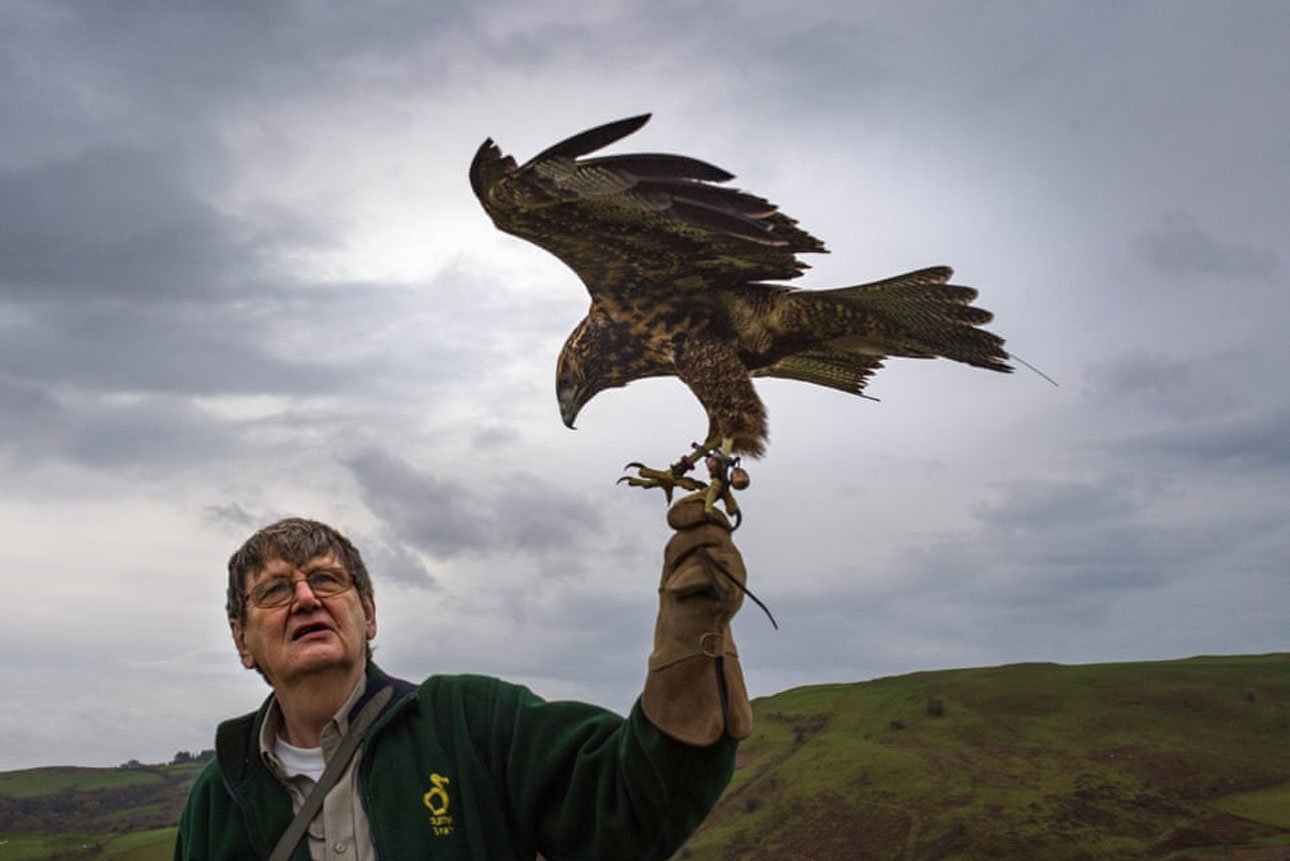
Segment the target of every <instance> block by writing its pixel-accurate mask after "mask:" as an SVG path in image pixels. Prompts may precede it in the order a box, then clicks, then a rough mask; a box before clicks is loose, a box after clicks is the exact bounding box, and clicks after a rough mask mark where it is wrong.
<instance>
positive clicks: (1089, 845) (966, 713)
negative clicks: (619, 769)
mask: <svg viewBox="0 0 1290 861" xmlns="http://www.w3.org/2000/svg"><path fill="white" fill-rule="evenodd" d="M754 711H755V713H756V723H755V729H754V732H753V736H752V737H751V738H750V739H749V740H748V741H746V742H745V743H744V745H743V746H742V748H741V752H740V761H739V767H738V771H737V773H736V775H735V778H734V781H733V782H732V783H731V786H730V788H729V789H728V790H727V792H726V794H725V796H724V797H723V798H722V800H721V802H720V803H719V804H718V806H717V809H716V810H715V811H714V813H713V815H712V816H711V817H710V818H709V821H708V822H707V823H706V824H705V825H704V827H703V828H702V829H701V830H700V832H699V833H698V834H697V835H696V836H695V837H694V838H693V839H692V840H691V841H690V843H689V844H688V845H687V846H686V848H685V849H683V850H682V851H681V853H680V854H679V856H678V857H679V858H681V859H687V861H714V859H723V861H735V859H738V861H756V859H776V861H792V859H802V861H805V859H833V858H839V859H842V858H845V859H852V858H857V859H866V858H872V859H954V858H962V859H1012V858H1015V859H1027V861H1030V859H1045V860H1046V859H1055V861H1056V859H1099V861H1101V859H1116V858H1172V859H1176V861H1180V860H1181V859H1203V858H1219V857H1233V858H1241V857H1244V858H1248V859H1251V861H1253V859H1268V861H1270V859H1273V858H1276V859H1287V858H1290V655H1264V656H1251V657H1223V658H1193V659H1190V660H1184V661H1170V662H1163V663H1159V662H1158V663H1138V664H1108V665H1098V666H1074V667H1066V666H1059V665H1056V664H1021V665H1015V666H1006V667H998V668H990V669H973V670H957V671H945V672H928V673H915V674H913V675H908V676H900V677H896V678H887V679H878V680H875V681H870V682H864V683H860V684H853V685H822V686H816V687H807V688H798V689H795V690H791V691H787V692H785V693H782V694H778V695H776V696H773V697H769V698H766V699H761V700H758V701H757V702H756V703H754ZM1236 847H1240V852H1238V853H1237V854H1228V853H1229V851H1231V850H1233V849H1234V848H1236ZM1267 847H1283V848H1282V849H1270V848H1267Z"/></svg>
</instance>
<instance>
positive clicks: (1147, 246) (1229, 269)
mask: <svg viewBox="0 0 1290 861" xmlns="http://www.w3.org/2000/svg"><path fill="white" fill-rule="evenodd" d="M1133 250H1134V252H1135V253H1136V254H1137V255H1138V256H1139V257H1140V258H1142V259H1143V260H1144V261H1146V262H1147V263H1149V264H1151V265H1152V266H1154V267H1156V268H1157V269H1159V270H1160V271H1161V272H1164V273H1165V274H1166V275H1174V276H1182V277H1186V276H1193V275H1217V276H1227V277H1231V278H1261V279H1270V278H1272V277H1273V276H1274V275H1276V274H1277V272H1278V271H1279V270H1280V269H1281V261H1280V259H1279V258H1278V257H1277V255H1276V254H1275V253H1274V252H1272V251H1269V250H1267V249H1263V248H1256V247H1254V246H1250V245H1244V244H1241V243H1238V242H1228V241H1224V240H1220V239H1218V238H1216V237H1214V236H1213V235H1211V234H1210V233H1209V232H1207V231H1205V230H1204V229H1202V228H1201V226H1200V224H1199V223H1198V222H1197V220H1196V218H1195V217H1194V216H1192V215H1190V214H1188V213H1186V212H1172V213H1169V214H1167V215H1165V216H1164V217H1163V218H1162V219H1161V223H1160V224H1159V225H1158V226H1156V227H1153V228H1151V229H1149V230H1146V231H1143V232H1142V233H1140V234H1139V235H1138V236H1137V237H1136V238H1135V239H1134V240H1133Z"/></svg>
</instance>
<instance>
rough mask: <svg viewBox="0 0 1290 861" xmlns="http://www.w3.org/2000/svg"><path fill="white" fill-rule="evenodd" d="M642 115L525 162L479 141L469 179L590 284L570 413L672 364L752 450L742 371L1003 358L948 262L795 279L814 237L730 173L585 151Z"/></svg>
mask: <svg viewBox="0 0 1290 861" xmlns="http://www.w3.org/2000/svg"><path fill="white" fill-rule="evenodd" d="M648 119H649V115H648V114H645V115H641V116H637V117H632V118H629V119H625V120H619V121H618V122H614V123H609V124H607V125H603V126H598V127H597V128H594V129H590V130H589V131H586V132H583V133H581V134H578V135H574V136H573V137H571V138H568V139H566V140H564V141H561V142H560V143H557V144H555V145H554V146H552V147H549V148H547V149H546V150H544V151H543V152H541V153H539V154H538V155H537V156H535V157H534V158H532V159H530V160H529V161H528V162H526V163H525V164H523V165H520V166H517V165H516V162H515V160H514V159H513V158H511V157H510V156H503V155H502V154H501V151H500V150H499V149H498V148H497V146H496V145H495V144H494V143H493V142H492V141H491V140H487V141H485V142H484V144H483V145H482V146H481V147H480V148H479V151H478V152H477V153H476V154H475V158H474V161H473V162H472V163H471V166H470V181H471V187H472V188H473V189H474V191H475V194H476V195H477V196H478V198H479V200H480V202H481V203H482V204H483V207H484V209H485V211H486V212H487V213H488V214H489V216H490V217H491V218H492V219H493V223H494V224H496V225H497V227H498V228H500V229H501V230H503V231H506V232H507V233H511V234H514V235H516V236H519V237H522V238H524V239H527V240H529V241H530V242H533V243H534V244H536V245H539V246H541V247H543V248H545V249H547V250H548V251H550V252H551V253H552V254H555V255H556V256H557V257H559V258H560V259H561V260H563V261H564V262H565V263H566V264H568V265H569V266H570V267H571V268H572V269H573V270H574V271H575V272H576V273H577V274H578V276H579V277H580V278H581V279H582V281H583V283H584V284H585V285H586V286H587V290H588V292H589V293H590V294H591V298H592V304H591V309H590V310H589V312H588V314H587V317H586V318H585V319H584V320H583V321H582V322H581V323H579V324H578V326H577V327H575V329H574V331H573V332H572V333H571V334H570V335H569V338H568V340H567V341H566V343H565V346H564V349H563V350H562V351H561V353H560V357H559V360H558V362H557V380H556V390H557V396H558V397H559V400H560V409H561V413H562V415H563V417H564V420H565V423H566V424H568V425H569V426H570V427H572V426H573V419H574V418H575V417H576V415H577V413H578V411H579V410H580V409H581V408H582V406H583V405H584V404H586V402H587V401H589V400H590V399H591V398H592V397H594V396H595V394H596V393H597V392H599V391H601V390H603V389H605V388H610V387H614V386H622V385H626V384H627V383H629V382H631V381H632V380H636V379H641V378H643V377H649V376H660V375H675V376H678V377H680V378H681V379H682V380H683V381H684V382H685V383H686V385H688V386H689V387H690V389H691V390H692V391H693V392H694V394H695V396H696V397H697V398H698V399H699V401H700V402H701V403H702V404H703V406H704V409H705V410H706V411H707V413H708V417H709V437H708V439H709V441H716V440H720V439H721V438H723V437H724V438H733V440H734V450H735V451H736V452H740V453H744V454H749V455H753V456H756V455H759V454H761V453H762V452H763V450H764V447H765V442H766V437H767V427H766V411H765V408H764V406H763V405H762V403H761V401H760V399H759V398H758V397H757V394H756V391H755V390H754V389H753V386H752V382H751V379H750V376H770V377H780V378H783V379H792V380H800V381H803V382H809V383H814V384H816V385H821V386H828V387H831V388H835V389H839V390H841V391H845V392H850V393H853V394H860V393H861V392H862V390H863V389H864V386H865V384H866V382H867V381H868V379H869V377H870V376H871V375H872V374H873V373H874V372H875V371H876V370H877V369H878V368H880V367H882V361H883V359H884V358H885V357H886V356H902V357H911V358H931V357H934V356H944V357H946V358H950V359H954V360H956V361H959V362H965V363H967V364H971V365H976V366H978V367H983V368H989V369H990V370H995V371H1010V370H1011V367H1010V366H1009V365H1008V364H1007V361H1006V360H1007V358H1008V354H1007V353H1006V352H1005V351H1004V349H1003V339H1001V338H999V337H998V336H997V335H994V334H992V333H990V332H987V331H985V330H984V329H981V328H979V327H980V326H982V325H984V324H985V323H987V322H989V321H990V319H991V314H990V312H988V311H986V310H984V309H982V308H979V307H976V306H974V305H972V304H971V303H972V301H973V300H974V299H975V298H976V295H977V293H976V291H975V290H973V289H972V288H970V287H962V286H958V285H954V284H950V283H948V282H949V278H950V276H951V274H952V272H951V270H950V269H949V268H947V267H943V266H940V267H932V268H929V269H922V270H919V271H916V272H910V273H907V274H904V275H899V276H896V277H894V278H888V279H884V280H882V281H875V282H873V283H870V284H861V285H857V286H854V287H843V288H839V289H833V290H812V291H803V290H798V289H796V288H793V287H789V286H786V285H782V284H768V283H765V281H767V280H770V279H775V280H780V279H791V278H796V277H797V276H798V275H800V274H801V273H802V271H803V270H804V269H805V268H806V264H805V263H803V262H801V261H800V260H799V259H798V255H799V254H801V253H806V252H823V251H824V250H825V249H824V245H823V243H821V242H820V241H819V240H818V239H816V238H815V237H813V236H811V235H810V234H809V233H807V232H805V231H804V230H802V229H801V228H799V227H798V226H797V222H796V221H794V220H793V219H791V218H789V217H788V216H786V215H784V214H783V213H781V212H779V211H778V209H777V208H776V207H775V205H774V204H772V203H770V202H769V201H767V200H765V199H763V198H761V197H758V196H756V195H753V194H749V193H747V192H743V191H739V190H737V189H733V188H729V187H726V186H723V185H721V184H720V183H725V182H728V181H729V180H730V179H733V176H732V175H731V174H729V173H727V172H726V171H724V170H722V169H720V168H718V167H715V166H713V165H711V164H708V163H706V162H703V161H699V160H697V159H692V158H688V157H686V156H679V155H669V154H663V153H641V154H629V155H615V156H602V157H598V158H582V156H585V155H587V154H588V153H591V152H594V151H595V150H597V149H600V148H601V147H604V146H607V145H608V144H610V143H613V142H614V141H617V140H618V139H620V138H622V137H624V136H626V135H628V134H630V133H632V132H634V131H636V130H637V129H639V128H640V127H641V126H642V125H644V124H645V122H646V121H647V120H648Z"/></svg>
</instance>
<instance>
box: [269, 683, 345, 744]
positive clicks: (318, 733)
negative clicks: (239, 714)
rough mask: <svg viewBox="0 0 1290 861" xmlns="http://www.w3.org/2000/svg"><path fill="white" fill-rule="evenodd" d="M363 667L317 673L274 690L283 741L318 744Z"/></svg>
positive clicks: (320, 742)
mask: <svg viewBox="0 0 1290 861" xmlns="http://www.w3.org/2000/svg"><path fill="white" fill-rule="evenodd" d="M363 671H364V667H363V665H362V664H359V665H358V666H357V667H356V668H354V669H352V670H346V671H344V672H343V673H342V672H341V671H336V672H326V673H316V674H309V675H307V676H303V677H301V678H299V679H297V680H293V681H292V683H290V684H284V685H281V686H278V687H275V688H274V689H273V694H274V696H275V697H276V698H277V700H278V708H279V709H280V710H281V712H282V727H281V729H280V730H279V734H280V735H281V736H282V740H283V741H285V742H286V743H287V744H290V745H293V746H295V747H304V748H310V747H321V746H322V732H323V729H324V728H325V727H326V726H327V722H328V721H330V720H331V719H332V718H333V717H335V716H336V712H338V711H340V708H341V706H343V705H344V704H345V701H346V700H347V699H349V695H350V694H352V693H353V692H354V687H355V686H356V685H357V684H358V682H359V680H360V679H362V678H363Z"/></svg>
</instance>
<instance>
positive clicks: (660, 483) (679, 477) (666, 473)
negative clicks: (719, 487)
mask: <svg viewBox="0 0 1290 861" xmlns="http://www.w3.org/2000/svg"><path fill="white" fill-rule="evenodd" d="M695 448H696V449H699V448H701V447H700V446H699V445H697V444H696V445H695ZM696 462H697V460H696V457H695V456H692V455H688V454H687V455H683V456H682V457H681V459H680V460H678V461H677V462H676V463H674V464H672V465H671V466H670V467H668V468H667V469H650V468H649V467H648V466H646V465H645V464H643V463H638V462H636V461H632V462H631V463H629V464H627V465H626V466H625V467H623V469H634V470H636V474H635V475H624V476H623V477H622V478H620V479H618V483H619V484H623V483H626V484H627V486H628V487H645V488H651V487H658V488H662V490H663V494H664V495H665V496H666V497H667V501H668V502H669V503H671V501H672V493H673V492H674V491H675V490H676V489H677V488H678V487H679V488H681V489H682V490H689V491H702V490H704V489H705V488H707V485H706V484H705V483H704V482H702V481H699V479H697V478H693V477H691V476H689V475H687V473H688V472H689V471H690V470H692V469H694V465H695V463H696Z"/></svg>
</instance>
